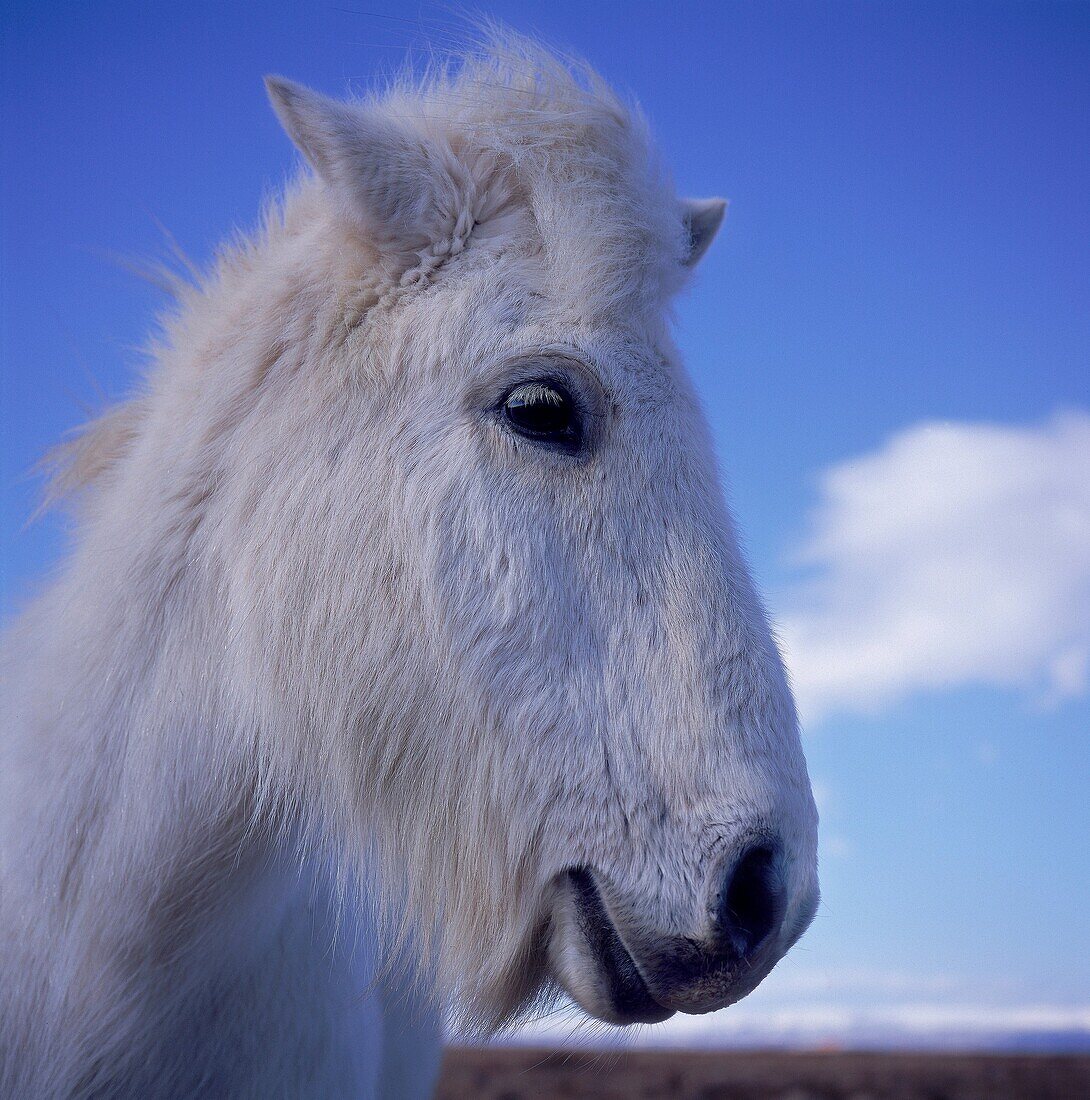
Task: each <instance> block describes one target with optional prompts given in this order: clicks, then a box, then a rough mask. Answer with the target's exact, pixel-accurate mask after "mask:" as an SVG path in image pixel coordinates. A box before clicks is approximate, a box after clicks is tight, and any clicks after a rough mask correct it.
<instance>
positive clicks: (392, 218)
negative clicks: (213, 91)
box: [265, 76, 453, 252]
mask: <svg viewBox="0 0 1090 1100" xmlns="http://www.w3.org/2000/svg"><path fill="white" fill-rule="evenodd" d="M265 87H266V89H267V90H268V93H269V99H270V100H271V102H272V106H273V110H274V111H276V114H277V117H278V118H279V119H280V122H281V124H282V125H283V127H284V130H285V131H286V132H287V134H288V137H290V138H291V140H292V141H293V142H294V143H295V145H296V146H297V147H298V149H299V151H300V152H301V153H302V154H303V156H304V157H306V159H307V160H308V161H309V162H310V164H311V166H312V167H313V168H314V170H315V171H316V172H317V173H318V175H319V176H320V177H321V179H322V180H324V181H325V183H326V185H327V187H328V188H329V189H330V191H331V192H332V193H333V194H334V196H335V198H336V199H337V200H338V201H339V203H340V205H341V208H342V210H343V212H344V213H345V214H347V215H348V217H349V218H350V219H353V220H355V221H356V222H357V223H359V224H361V225H362V227H363V228H364V229H365V230H366V231H367V233H368V235H369V236H370V237H371V238H372V239H373V240H374V241H375V243H376V244H378V245H379V246H380V248H391V249H393V250H394V251H397V252H406V251H413V250H417V249H420V248H423V247H425V246H426V245H427V244H429V243H430V241H431V240H432V239H433V237H432V232H433V230H434V227H435V223H436V222H438V221H440V220H441V217H442V211H443V210H444V209H445V208H446V207H449V205H450V203H451V198H452V196H451V191H452V189H453V181H452V180H451V177H450V172H449V166H448V164H447V163H446V162H445V160H444V157H443V154H442V151H441V150H439V149H438V148H435V147H433V145H432V143H430V142H428V141H427V140H426V139H425V138H423V137H422V136H420V135H419V134H415V133H413V132H412V131H410V130H409V129H408V128H405V127H401V126H398V125H396V124H395V123H393V122H390V121H389V120H387V119H384V118H382V117H380V116H378V115H377V114H376V113H375V112H374V111H372V110H369V109H368V108H367V107H366V106H363V105H361V104H355V103H344V102H341V101H339V100H335V99H330V98H328V97H327V96H324V95H321V94H320V93H318V92H315V91H312V90H311V89H310V88H306V87H304V86H303V85H302V84H296V83H295V82H294V81H291V80H285V79H284V78H283V77H279V76H268V77H266V78H265Z"/></svg>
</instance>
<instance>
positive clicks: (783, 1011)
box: [498, 1001, 1090, 1049]
mask: <svg viewBox="0 0 1090 1100" xmlns="http://www.w3.org/2000/svg"><path fill="white" fill-rule="evenodd" d="M1035 1035H1036V1036H1040V1037H1041V1039H1042V1040H1043V1041H1044V1043H1045V1044H1046V1045H1048V1044H1051V1045H1054V1046H1056V1047H1057V1048H1061V1047H1065V1046H1072V1047H1077V1048H1078V1049H1086V1048H1087V1047H1090V1005H1085V1004H1083V1005H1055V1004H1041V1003H1030V1004H1013V1005H996V1004H976V1003H972V1002H969V1003H964V1002H963V1003H955V1004H949V1003H935V1002H932V1001H918V1002H911V1003H907V1004H887V1005H877V1006H876V1005H868V1006H865V1007H851V1006H846V1005H844V1004H840V1003H837V1002H835V1001H824V1002H817V1003H808V1004H801V1005H790V1006H786V1005H785V1006H779V1007H775V1008H764V1007H762V1008H750V1007H748V1002H747V1001H743V1002H741V1003H740V1004H737V1005H734V1006H733V1007H732V1008H726V1009H723V1010H722V1011H721V1012H716V1013H712V1014H711V1015H708V1016H680V1015H679V1016H673V1017H671V1018H670V1019H669V1020H667V1021H666V1022H665V1023H663V1024H657V1025H656V1026H655V1027H653V1028H632V1029H621V1028H613V1027H608V1026H606V1025H601V1026H595V1027H589V1028H588V1027H584V1026H581V1025H580V1024H579V1023H577V1022H576V1016H575V1014H574V1013H573V1014H572V1015H571V1017H570V1018H565V1019H563V1020H551V1021H541V1022H538V1023H534V1024H527V1025H526V1026H524V1027H523V1028H521V1029H519V1030H518V1031H517V1032H514V1033H513V1034H508V1035H505V1036H502V1037H501V1038H500V1039H499V1040H498V1041H499V1042H500V1043H514V1044H520V1043H528V1044H532V1045H535V1046H536V1045H544V1044H554V1045H557V1046H598V1047H631V1046H636V1047H651V1046H657V1047H697V1048H700V1047H706V1048H716V1047H741V1046H764V1045H775V1046H787V1047H810V1046H825V1045H828V1044H836V1045H838V1046H842V1047H849V1048H850V1047H860V1048H862V1047H872V1046H879V1047H888V1048H898V1047H913V1046H917V1045H919V1046H926V1047H946V1048H960V1047H977V1048H981V1049H987V1048H989V1047H1003V1046H1004V1045H1006V1044H1007V1043H1008V1042H1009V1041H1010V1040H1011V1039H1018V1040H1019V1041H1020V1042H1021V1043H1024V1042H1025V1040H1026V1039H1027V1038H1030V1037H1033V1036H1035Z"/></svg>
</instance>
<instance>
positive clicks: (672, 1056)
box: [438, 1047, 1090, 1100]
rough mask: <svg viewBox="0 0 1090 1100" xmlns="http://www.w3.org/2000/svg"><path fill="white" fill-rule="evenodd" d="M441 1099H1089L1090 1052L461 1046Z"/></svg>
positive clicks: (447, 1068) (452, 1056)
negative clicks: (921, 1051) (591, 1048)
mask: <svg viewBox="0 0 1090 1100" xmlns="http://www.w3.org/2000/svg"><path fill="white" fill-rule="evenodd" d="M438 1096H439V1098H440V1100H537V1098H539V1097H540V1098H548V1097H563V1098H566V1100H567V1098H583V1097H596V1098H601V1100H652V1098H653V1100H659V1098H664V1097H671V1098H673V1097H676V1098H678V1100H1014V1098H1017V1100H1090V1055H1037V1054H920V1053H915V1052H913V1053H900V1052H898V1053H870V1052H868V1053H842V1052H837V1053H784V1052H780V1051H771V1052H761V1051H673V1050H645V1051H624V1052H612V1053H611V1052H608V1051H605V1052H603V1051H588V1050H582V1051H557V1050H537V1049H529V1048H510V1049H504V1048H498V1047H456V1048H452V1049H450V1050H448V1051H447V1054H446V1059H445V1061H444V1062H443V1075H442V1078H441V1080H440V1084H439V1093H438Z"/></svg>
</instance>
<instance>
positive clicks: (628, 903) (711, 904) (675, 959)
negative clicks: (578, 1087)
mask: <svg viewBox="0 0 1090 1100" xmlns="http://www.w3.org/2000/svg"><path fill="white" fill-rule="evenodd" d="M557 885H558V890H557V894H556V900H555V903H554V907H553V913H552V926H551V934H550V940H549V957H550V960H551V963H552V967H553V972H554V974H555V975H556V977H557V979H558V980H559V982H560V984H561V985H562V986H563V987H564V988H565V989H566V990H567V992H568V993H569V994H570V995H571V996H572V998H573V999H574V1000H575V1001H576V1002H577V1003H578V1004H579V1005H580V1007H582V1008H583V1009H584V1010H585V1011H586V1012H588V1013H589V1014H590V1015H592V1016H595V1017H597V1018H598V1019H600V1020H604V1021H606V1022H607V1023H613V1024H630V1023H657V1022H659V1021H661V1020H665V1019H667V1018H668V1017H669V1016H672V1015H673V1014H674V1013H675V1012H687V1013H697V1014H699V1013H705V1012H712V1011H714V1010H715V1009H718V1008H724V1007H725V1006H727V1005H730V1004H733V1003H734V1002H735V1001H738V1000H740V999H741V998H742V997H744V996H745V995H746V994H747V993H749V992H751V991H752V990H753V989H754V988H755V987H756V986H757V985H758V984H759V983H760V982H761V981H762V980H763V979H764V978H765V977H766V976H767V975H768V973H769V971H770V970H771V969H772V968H773V966H775V964H776V963H777V962H778V961H779V960H780V959H781V958H782V957H783V955H784V954H785V952H786V951H787V949H788V948H789V947H790V946H791V944H793V943H794V942H795V940H797V939H798V937H799V936H800V935H801V934H802V931H803V930H804V929H805V927H806V926H807V925H808V924H809V922H810V919H811V918H812V916H813V913H814V910H815V909H816V907H817V894H816V890H815V891H814V892H813V894H812V896H808V897H807V898H806V899H805V900H804V901H803V904H802V905H801V906H797V907H794V910H795V914H796V915H795V916H794V917H793V918H792V920H791V921H790V927H785V917H786V916H787V913H788V908H789V906H788V902H789V898H788V895H787V889H786V887H785V884H784V877H783V874H782V870H781V859H780V856H779V855H778V853H777V850H776V848H775V846H773V845H769V844H760V845H755V846H751V847H748V848H746V849H744V850H743V851H741V852H739V853H737V854H736V855H735V856H734V857H733V858H732V859H730V860H729V862H728V863H727V865H726V866H725V868H724V866H723V864H720V868H719V870H718V871H717V873H715V874H713V876H712V878H711V882H710V885H709V890H708V898H707V900H706V902H705V904H704V905H703V911H704V920H703V927H701V928H699V929H697V930H695V932H694V934H692V935H678V934H676V933H670V934H664V933H661V932H656V931H655V930H654V929H652V928H650V927H648V926H647V924H646V922H644V921H642V920H641V919H640V907H639V904H638V902H637V901H636V899H632V898H627V897H625V896H623V895H620V894H618V892H617V891H616V890H615V889H614V888H613V887H612V885H611V884H610V882H609V880H608V879H607V878H606V877H605V876H604V875H602V874H601V873H599V872H597V871H595V870H594V869H592V868H589V867H576V868H572V869H569V870H567V871H565V872H564V873H563V874H562V875H561V876H560V878H559V880H558V884H557Z"/></svg>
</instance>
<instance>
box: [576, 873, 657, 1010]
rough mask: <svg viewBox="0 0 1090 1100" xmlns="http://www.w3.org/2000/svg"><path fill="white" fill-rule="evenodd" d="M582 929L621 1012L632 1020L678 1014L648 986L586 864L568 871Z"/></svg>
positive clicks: (614, 1002) (611, 996) (616, 1006)
mask: <svg viewBox="0 0 1090 1100" xmlns="http://www.w3.org/2000/svg"><path fill="white" fill-rule="evenodd" d="M567 877H568V881H569V883H570V885H571V889H572V893H573V896H574V899H575V903H576V911H577V913H578V920H579V929H580V931H581V933H582V935H583V937H584V939H585V940H586V944H587V946H588V948H589V949H590V950H591V952H592V953H593V955H594V957H595V959H596V961H597V962H598V964H599V966H600V967H601V969H602V976H603V977H604V979H605V981H606V983H607V984H608V988H609V995H610V1000H611V1001H612V1002H613V1009H614V1010H615V1012H616V1014H617V1016H618V1017H619V1018H621V1019H623V1020H625V1021H628V1022H632V1023H636V1022H639V1023H658V1022H659V1021H661V1020H665V1019H667V1018H668V1017H670V1016H672V1015H673V1014H674V1010H673V1009H670V1008H667V1007H665V1006H664V1005H662V1004H660V1003H659V1002H658V1001H657V1000H655V998H654V997H653V996H652V995H651V991H650V990H649V989H648V988H647V983H646V981H644V978H643V975H642V974H641V973H640V970H639V967H638V966H637V965H636V963H635V960H634V959H633V958H632V955H631V953H630V952H629V950H628V948H627V947H626V946H625V944H624V941H623V940H622V939H621V936H620V933H619V932H618V931H617V928H616V925H614V923H613V921H612V920H611V919H610V916H609V913H608V911H607V910H606V906H605V903H604V902H603V900H602V895H601V893H600V892H599V890H598V884H597V883H596V882H595V880H594V876H593V874H591V872H590V871H589V870H587V869H586V868H575V869H573V870H570V871H569V872H568V875H567Z"/></svg>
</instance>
